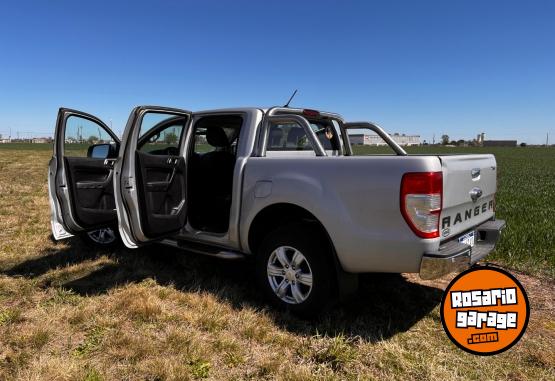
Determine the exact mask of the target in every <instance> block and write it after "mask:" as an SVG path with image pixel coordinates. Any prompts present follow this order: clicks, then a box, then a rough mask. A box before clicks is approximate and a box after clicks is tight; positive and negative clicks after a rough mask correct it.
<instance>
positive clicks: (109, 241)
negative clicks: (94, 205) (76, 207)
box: [80, 227, 121, 248]
mask: <svg viewBox="0 0 555 381" xmlns="http://www.w3.org/2000/svg"><path fill="white" fill-rule="evenodd" d="M80 237H81V239H82V240H83V242H85V243H86V244H87V245H90V246H96V247H103V248H113V247H117V246H119V245H120V244H121V238H120V236H119V232H118V230H117V229H114V228H112V227H105V228H100V229H96V230H91V231H88V232H86V233H83V234H81V235H80Z"/></svg>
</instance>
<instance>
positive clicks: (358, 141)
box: [349, 133, 420, 146]
mask: <svg viewBox="0 0 555 381" xmlns="http://www.w3.org/2000/svg"><path fill="white" fill-rule="evenodd" d="M390 136H391V138H392V139H393V140H394V141H395V142H396V143H397V144H399V145H401V146H418V145H420V135H405V134H402V135H400V134H397V133H396V134H393V135H390ZM349 140H350V141H351V144H354V145H368V146H385V145H387V143H386V142H385V141H384V140H383V139H382V138H381V137H379V136H378V135H372V134H349Z"/></svg>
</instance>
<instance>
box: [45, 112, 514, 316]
mask: <svg viewBox="0 0 555 381" xmlns="http://www.w3.org/2000/svg"><path fill="white" fill-rule="evenodd" d="M362 130H370V132H371V133H373V134H376V135H378V136H379V137H380V138H381V139H383V141H384V143H385V144H387V145H388V146H389V147H390V148H391V151H392V154H391V155H369V156H355V155H353V150H352V146H351V141H350V139H349V134H350V133H360V131H362ZM496 174H497V164H496V161H495V157H494V156H493V155H407V154H406V152H405V151H404V149H403V148H402V147H401V146H399V145H398V144H397V143H396V142H395V141H394V140H393V139H392V138H391V137H390V136H389V135H388V134H387V133H385V132H384V131H383V130H382V129H381V128H380V127H378V126H377V125H375V124H373V123H367V122H357V123H347V122H345V121H344V120H343V118H342V117H341V116H339V115H338V114H333V113H327V112H320V111H316V110H311V109H294V108H283V107H274V108H270V109H263V108H238V109H222V110H212V111H201V112H190V111H186V110H181V109H174V108H167V107H158V106H141V107H136V108H135V109H134V110H133V111H132V112H131V115H130V117H129V120H128V122H127V125H126V128H125V131H124V134H123V138H122V139H121V141H120V139H119V138H118V137H117V136H116V135H115V134H114V133H113V132H112V131H111V130H110V129H109V128H108V127H107V126H106V124H104V123H103V122H102V121H101V120H100V119H98V118H96V117H94V116H93V115H90V114H87V113H84V112H80V111H76V110H71V109H66V108H62V109H60V111H59V113H58V119H57V124H56V133H55V144H54V154H53V157H52V160H51V161H50V164H49V194H50V203H51V210H52V213H51V215H52V221H51V223H52V232H53V236H54V237H55V238H56V239H62V238H67V237H70V236H72V235H76V234H77V235H80V236H82V237H84V238H86V239H88V240H90V241H92V242H95V243H96V244H99V245H111V244H114V243H116V242H118V241H119V240H120V239H121V241H122V242H123V243H124V244H125V246H127V247H129V248H136V247H139V246H142V245H145V244H149V243H154V242H156V243H162V244H166V245H171V246H174V247H179V248H182V249H184V250H185V251H189V252H190V251H192V252H198V253H202V254H207V255H212V256H216V257H220V258H226V259H241V258H252V259H253V260H254V263H255V267H254V268H255V274H254V276H256V278H257V281H258V282H259V286H260V289H261V292H263V293H264V294H265V295H266V296H267V298H268V299H269V300H270V301H271V302H273V303H274V304H275V305H278V306H282V307H288V308H289V309H291V310H292V311H293V312H297V313H301V314H311V313H315V312H317V311H319V310H320V309H321V308H323V307H325V306H327V305H329V304H330V303H331V302H332V301H333V300H335V299H337V296H338V295H342V294H345V293H348V292H349V291H352V290H353V289H354V288H355V287H356V284H357V283H356V282H357V276H356V274H359V273H368V272H389V273H403V272H416V273H420V276H421V277H422V278H424V279H433V278H437V277H441V276H443V275H445V274H447V273H450V272H453V271H460V270H463V269H465V268H467V267H469V266H471V265H472V264H474V263H476V262H477V261H478V260H480V259H482V258H483V257H485V256H486V255H487V254H488V253H489V252H491V250H493V248H494V247H495V243H496V242H497V240H498V239H499V236H500V232H501V230H502V229H503V227H504V225H505V223H504V221H501V220H496V219H495V192H496V186H497V184H496Z"/></svg>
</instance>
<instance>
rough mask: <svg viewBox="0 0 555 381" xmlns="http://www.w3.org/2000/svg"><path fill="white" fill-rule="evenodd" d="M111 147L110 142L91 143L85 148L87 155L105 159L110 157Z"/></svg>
mask: <svg viewBox="0 0 555 381" xmlns="http://www.w3.org/2000/svg"><path fill="white" fill-rule="evenodd" d="M111 151H112V147H111V145H110V144H107V143H106V144H93V145H92V146H89V149H88V150H87V157H90V158H94V159H107V158H108V157H110V153H111Z"/></svg>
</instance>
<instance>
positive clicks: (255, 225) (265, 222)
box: [248, 203, 335, 255]
mask: <svg viewBox="0 0 555 381" xmlns="http://www.w3.org/2000/svg"><path fill="white" fill-rule="evenodd" d="M295 222H306V223H308V224H313V226H314V227H317V228H318V230H319V232H320V233H322V234H323V235H324V236H325V237H326V239H327V240H328V243H329V244H330V248H331V249H332V251H333V253H334V255H335V247H334V245H333V241H332V239H331V237H330V235H329V233H328V231H327V230H326V228H325V227H324V225H323V224H322V222H320V220H319V219H318V218H317V217H316V216H315V215H314V214H312V213H311V212H310V211H308V210H307V209H305V208H303V207H302V206H299V205H297V204H291V203H276V204H271V205H268V206H266V207H264V208H263V209H261V210H260V211H259V212H258V213H257V214H256V216H255V217H254V218H253V220H252V222H251V224H250V226H249V232H248V245H249V251H250V252H251V253H252V254H256V250H257V249H258V247H259V246H260V244H261V243H262V241H263V240H264V237H266V235H268V233H270V232H271V231H273V230H275V229H277V228H278V227H281V226H285V225H287V224H291V223H295Z"/></svg>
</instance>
